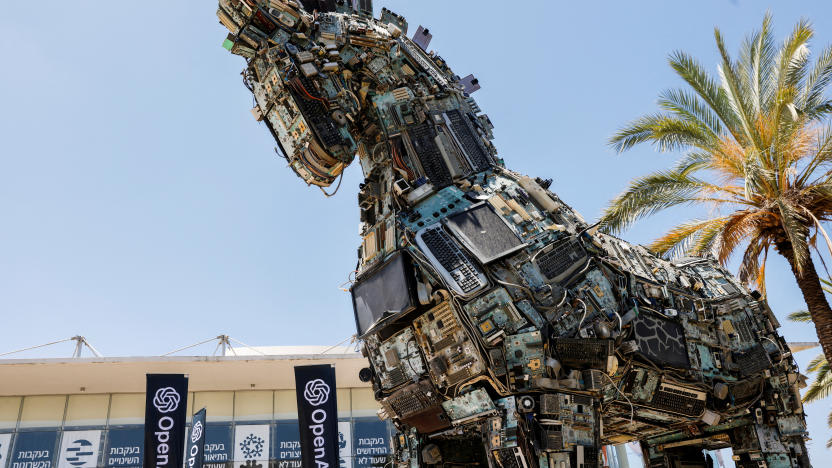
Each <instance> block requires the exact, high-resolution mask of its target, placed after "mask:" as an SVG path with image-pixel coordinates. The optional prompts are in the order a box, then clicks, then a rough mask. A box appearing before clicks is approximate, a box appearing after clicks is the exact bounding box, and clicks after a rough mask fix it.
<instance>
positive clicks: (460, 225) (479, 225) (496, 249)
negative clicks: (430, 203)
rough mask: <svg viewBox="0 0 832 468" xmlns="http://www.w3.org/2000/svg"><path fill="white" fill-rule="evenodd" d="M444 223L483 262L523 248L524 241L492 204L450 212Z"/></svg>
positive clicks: (491, 260)
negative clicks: (451, 214)
mask: <svg viewBox="0 0 832 468" xmlns="http://www.w3.org/2000/svg"><path fill="white" fill-rule="evenodd" d="M445 225H446V226H447V227H448V229H450V230H451V232H452V233H453V234H454V235H455V236H456V237H457V239H459V240H460V242H462V243H463V244H464V245H465V247H466V248H468V250H470V251H471V253H472V254H474V256H475V257H477V260H479V261H480V263H483V264H485V263H488V262H493V261H494V260H497V259H499V258H502V257H504V256H506V255H508V254H510V253H513V252H516V251H518V250H520V249H521V248H523V246H525V244H524V243H523V242H522V241H521V240H520V238H519V237H517V234H515V232H514V231H513V230H512V229H511V227H509V225H508V224H507V223H506V221H505V220H504V219H503V217H502V216H500V215H499V214H497V213H496V212H495V211H494V209H493V208H491V205H489V204H488V203H483V204H480V205H475V206H473V207H471V208H470V209H468V210H466V211H463V212H462V213H459V214H455V215H453V216H449V217H448V218H447V219H446V220H445Z"/></svg>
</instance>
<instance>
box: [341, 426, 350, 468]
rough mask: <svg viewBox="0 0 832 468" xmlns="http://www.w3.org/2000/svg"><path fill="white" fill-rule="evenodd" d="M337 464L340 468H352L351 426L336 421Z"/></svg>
mask: <svg viewBox="0 0 832 468" xmlns="http://www.w3.org/2000/svg"><path fill="white" fill-rule="evenodd" d="M338 458H339V460H338V463H339V466H340V467H341V468H352V425H351V424H350V422H349V421H338Z"/></svg>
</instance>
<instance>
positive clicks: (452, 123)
mask: <svg viewBox="0 0 832 468" xmlns="http://www.w3.org/2000/svg"><path fill="white" fill-rule="evenodd" d="M445 115H446V116H447V123H448V126H449V127H451V131H453V132H454V136H456V139H457V141H458V142H459V145H460V146H462V149H463V150H465V154H466V155H467V156H468V158H469V160H470V162H471V165H472V166H473V169H474V172H480V171H484V170H486V169H488V168H489V167H490V166H491V164H490V163H489V161H488V156H486V154H485V151H484V150H483V149H482V146H480V144H479V143H478V142H477V136H476V134H475V133H474V131H473V130H472V129H471V126H470V124H469V123H468V122H466V121H465V120H464V119H465V118H466V117H465V116H464V115H462V112H460V111H459V110H458V109H452V110H449V111H447V112H446V113H445Z"/></svg>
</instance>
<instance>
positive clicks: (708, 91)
mask: <svg viewBox="0 0 832 468" xmlns="http://www.w3.org/2000/svg"><path fill="white" fill-rule="evenodd" d="M668 61H669V62H670V66H671V68H673V70H674V71H675V72H676V74H677V75H679V77H681V78H682V79H683V80H685V82H686V83H687V84H688V85H689V86H690V87H691V88H692V89H693V90H694V92H696V94H698V95H699V97H700V98H702V100H703V101H705V103H706V104H707V105H708V107H710V108H711V110H713V111H714V113H715V114H716V115H717V116H718V117H719V119H720V120H721V121H722V124H723V125H724V126H725V128H726V129H727V130H728V131H729V132H730V133H731V135H732V136H733V137H734V139H735V140H737V141H743V140H742V133H741V132H739V131H738V127H737V116H736V115H735V114H734V111H733V110H732V109H731V105H730V103H729V102H728V100H727V98H726V96H725V93H724V91H723V90H722V88H721V87H720V86H719V85H718V84H717V83H716V81H714V80H713V78H711V77H710V76H709V75H708V73H707V72H706V71H705V69H704V68H703V67H702V65H701V64H700V63H699V62H698V61H697V60H696V59H694V58H693V57H691V56H690V55H688V54H686V53H685V52H682V51H678V50H677V51H675V52H673V53H671V54H670V57H669V58H668Z"/></svg>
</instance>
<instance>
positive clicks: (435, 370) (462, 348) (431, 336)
mask: <svg viewBox="0 0 832 468" xmlns="http://www.w3.org/2000/svg"><path fill="white" fill-rule="evenodd" d="M413 328H414V329H415V330H416V338H417V339H418V341H419V345H420V346H421V348H422V351H423V352H424V354H425V357H426V359H427V361H428V367H429V369H430V374H431V376H432V377H433V379H434V382H437V383H438V384H439V385H440V386H443V387H451V386H454V385H457V384H459V383H461V382H465V381H467V380H469V379H471V378H473V377H476V376H477V375H479V374H481V373H482V372H483V371H485V365H484V364H483V361H482V358H481V357H480V353H479V351H478V350H477V348H476V347H475V346H474V343H473V342H472V341H471V339H470V338H468V336H467V335H466V333H465V332H464V331H463V328H462V326H461V325H460V323H459V319H458V318H457V316H456V312H455V311H454V309H453V308H452V307H451V304H450V302H443V303H441V304H439V305H438V306H436V307H434V308H433V309H431V310H430V311H428V312H427V313H426V314H424V315H422V316H420V317H419V318H417V319H416V320H415V321H414V322H413Z"/></svg>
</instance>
